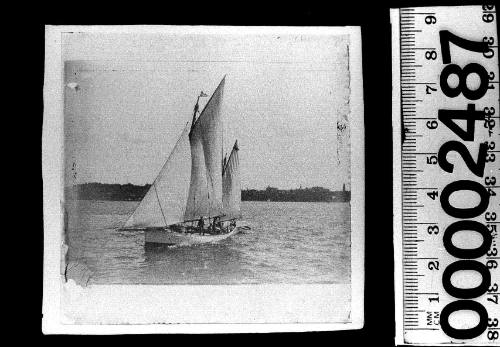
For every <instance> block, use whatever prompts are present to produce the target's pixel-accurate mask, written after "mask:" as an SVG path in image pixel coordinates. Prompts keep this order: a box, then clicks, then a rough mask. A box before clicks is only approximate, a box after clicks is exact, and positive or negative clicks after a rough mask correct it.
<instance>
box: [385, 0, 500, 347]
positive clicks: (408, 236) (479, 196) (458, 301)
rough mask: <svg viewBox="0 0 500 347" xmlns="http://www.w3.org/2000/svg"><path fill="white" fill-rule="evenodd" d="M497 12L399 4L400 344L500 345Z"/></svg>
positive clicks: (395, 43)
mask: <svg viewBox="0 0 500 347" xmlns="http://www.w3.org/2000/svg"><path fill="white" fill-rule="evenodd" d="M496 20H497V14H496V8H495V7H494V6H492V5H485V6H462V7H421V8H402V9H395V10H391V24H392V47H393V52H392V57H393V70H392V76H393V111H392V112H393V135H394V136H393V144H394V146H393V148H394V153H393V158H394V172H393V174H394V176H393V178H394V193H393V194H394V195H393V201H394V205H393V206H394V249H395V293H396V343H397V344H429V345H438V344H464V343H465V344H474V345H483V344H484V345H492V344H493V345H498V344H499V343H500V336H499V335H500V239H499V236H498V235H499V231H500V224H499V223H500V127H499V123H500V122H499V115H500V108H499V87H500V86H499V83H498V81H499V69H498V35H497V24H496Z"/></svg>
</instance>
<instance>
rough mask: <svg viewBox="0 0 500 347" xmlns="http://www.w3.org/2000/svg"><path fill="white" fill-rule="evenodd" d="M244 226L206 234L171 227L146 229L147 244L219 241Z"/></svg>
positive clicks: (182, 244)
mask: <svg viewBox="0 0 500 347" xmlns="http://www.w3.org/2000/svg"><path fill="white" fill-rule="evenodd" d="M241 229H242V226H238V223H237V224H236V227H235V228H234V229H233V230H232V231H230V232H228V233H225V234H216V235H210V234H204V235H201V234H199V233H182V232H176V231H171V230H169V229H165V230H158V229H151V230H149V229H147V230H145V231H144V238H145V243H146V244H161V245H180V246H189V245H194V244H201V243H209V242H219V241H222V240H224V239H227V238H229V237H231V236H233V235H236V234H237V233H239V232H240V231H241Z"/></svg>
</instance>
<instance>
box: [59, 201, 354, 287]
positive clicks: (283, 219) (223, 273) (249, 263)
mask: <svg viewBox="0 0 500 347" xmlns="http://www.w3.org/2000/svg"><path fill="white" fill-rule="evenodd" d="M137 204H138V202H129V201H84V200H77V201H71V202H69V203H68V213H69V222H68V229H69V231H68V235H67V236H68V241H67V242H68V244H69V251H68V262H76V263H79V264H80V265H83V266H84V267H86V268H88V270H89V271H88V273H89V274H90V277H89V278H88V283H89V284H242V283H290V284H291V283H350V263H351V259H350V223H349V220H350V207H349V203H311V202H254V201H244V202H242V213H243V217H244V220H246V221H247V222H248V223H249V224H250V226H251V228H252V229H251V230H248V231H245V232H242V233H239V234H237V235H235V236H233V237H231V238H229V239H226V240H223V241H221V242H219V243H214V244H202V245H195V246H188V247H173V248H172V247H168V248H167V247H163V248H154V249H149V248H145V247H144V234H143V232H141V231H120V230H118V228H120V227H121V226H123V223H125V221H126V219H127V217H128V216H129V215H130V214H131V213H132V212H133V210H134V209H135V207H136V206H137ZM70 276H71V275H70Z"/></svg>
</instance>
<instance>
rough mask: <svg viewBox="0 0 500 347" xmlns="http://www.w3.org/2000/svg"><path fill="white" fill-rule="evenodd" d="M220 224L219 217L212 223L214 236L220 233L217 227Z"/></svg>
mask: <svg viewBox="0 0 500 347" xmlns="http://www.w3.org/2000/svg"><path fill="white" fill-rule="evenodd" d="M218 224H219V217H214V221H213V223H212V232H213V233H214V234H217V233H218V231H217V225H218Z"/></svg>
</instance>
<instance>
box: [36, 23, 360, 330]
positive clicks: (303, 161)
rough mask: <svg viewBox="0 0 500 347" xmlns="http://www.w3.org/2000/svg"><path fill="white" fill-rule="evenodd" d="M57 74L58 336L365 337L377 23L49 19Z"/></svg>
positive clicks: (49, 264) (51, 206)
mask: <svg viewBox="0 0 500 347" xmlns="http://www.w3.org/2000/svg"><path fill="white" fill-rule="evenodd" d="M45 64H46V65H45V69H46V70H45V87H44V102H45V104H46V107H45V111H44V112H45V115H44V129H43V147H44V148H43V170H44V172H43V173H44V222H45V254H46V256H45V264H44V307H43V309H44V322H43V324H44V332H46V333H61V332H64V333H98V334H101V333H105V334H108V333H113V332H116V333H130V332H160V333H162V332H192V331H193V330H194V329H195V328H196V329H197V331H196V332H254V331H307V330H338V329H343V330H345V329H356V328H358V329H359V328H361V327H362V325H363V300H364V293H363V290H364V289H363V285H364V284H363V283H364V282H363V281H364V280H363V278H364V232H365V231H364V164H363V163H364V154H363V151H364V140H363V137H364V125H363V96H362V74H361V35H360V31H359V28H355V27H344V28H341V27H339V28H334V27H323V28H307V27H302V28H286V27H274V28H270V27H252V28H250V27H238V28H236V27H183V26H175V27H172V26H109V27H99V26H97V27H84V26H81V27H64V26H57V27H56V26H52V27H50V26H48V27H46V62H45ZM158 323H170V324H169V325H162V326H159V325H157V324H158ZM206 323H211V325H206ZM155 324H156V325H155ZM204 324H205V325H204ZM106 329H107V330H106Z"/></svg>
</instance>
